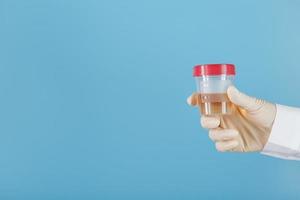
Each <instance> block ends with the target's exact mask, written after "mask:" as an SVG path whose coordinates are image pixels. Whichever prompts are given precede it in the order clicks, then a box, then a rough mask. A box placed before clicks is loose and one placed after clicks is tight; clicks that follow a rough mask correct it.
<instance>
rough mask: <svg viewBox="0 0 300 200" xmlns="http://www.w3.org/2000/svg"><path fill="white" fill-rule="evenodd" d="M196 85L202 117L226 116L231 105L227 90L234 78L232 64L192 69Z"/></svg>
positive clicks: (202, 66) (208, 65)
mask: <svg viewBox="0 0 300 200" xmlns="http://www.w3.org/2000/svg"><path fill="white" fill-rule="evenodd" d="M193 76H194V77H195V79H196V84H197V98H198V101H197V103H198V106H199V108H200V112H201V114H202V115H228V114H231V112H232V107H233V104H232V103H231V102H230V100H229V98H228V96H227V88H228V87H229V86H230V85H232V83H233V79H234V76H235V66H234V65H233V64H201V65H196V66H194V68H193Z"/></svg>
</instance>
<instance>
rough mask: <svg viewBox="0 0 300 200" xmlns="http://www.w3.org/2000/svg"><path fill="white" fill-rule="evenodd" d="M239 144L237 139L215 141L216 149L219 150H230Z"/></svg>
mask: <svg viewBox="0 0 300 200" xmlns="http://www.w3.org/2000/svg"><path fill="white" fill-rule="evenodd" d="M238 145H239V142H238V141H237V140H229V141H220V142H216V149H217V150H218V151H220V152H225V151H230V150H233V149H234V148H236V147H237V146H238Z"/></svg>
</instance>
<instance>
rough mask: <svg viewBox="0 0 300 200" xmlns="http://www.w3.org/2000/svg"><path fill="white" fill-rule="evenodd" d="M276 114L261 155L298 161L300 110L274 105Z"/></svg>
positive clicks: (299, 154)
mask: <svg viewBox="0 0 300 200" xmlns="http://www.w3.org/2000/svg"><path fill="white" fill-rule="evenodd" d="M276 107H277V113H276V117H275V121H274V123H273V127H272V131H271V134H270V136H269V139H268V142H267V144H266V145H265V147H264V149H263V150H262V152H261V153H262V154H266V155H270V156H274V157H279V158H283V159H290V160H300V109H299V108H293V107H288V106H282V105H276Z"/></svg>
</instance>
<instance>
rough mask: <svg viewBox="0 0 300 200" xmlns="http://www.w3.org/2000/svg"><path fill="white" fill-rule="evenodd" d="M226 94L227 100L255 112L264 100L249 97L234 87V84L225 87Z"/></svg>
mask: <svg viewBox="0 0 300 200" xmlns="http://www.w3.org/2000/svg"><path fill="white" fill-rule="evenodd" d="M227 95H228V98H229V100H230V101H231V102H232V103H234V104H235V105H237V106H240V107H242V108H243V109H245V110H247V111H249V112H255V111H257V110H259V109H260V108H261V107H262V106H263V105H264V103H265V101H263V100H260V99H257V98H254V97H250V96H248V95H246V94H244V93H242V92H240V91H239V90H238V89H236V88H235V87H234V86H229V88H228V89H227Z"/></svg>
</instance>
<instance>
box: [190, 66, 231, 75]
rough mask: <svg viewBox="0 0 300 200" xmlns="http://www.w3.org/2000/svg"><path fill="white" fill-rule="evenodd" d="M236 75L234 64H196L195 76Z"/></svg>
mask: <svg viewBox="0 0 300 200" xmlns="http://www.w3.org/2000/svg"><path fill="white" fill-rule="evenodd" d="M205 75H206V76H218V75H235V66H234V65H233V64H203V65H196V66H194V70H193V76H196V77H197V76H205Z"/></svg>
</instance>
